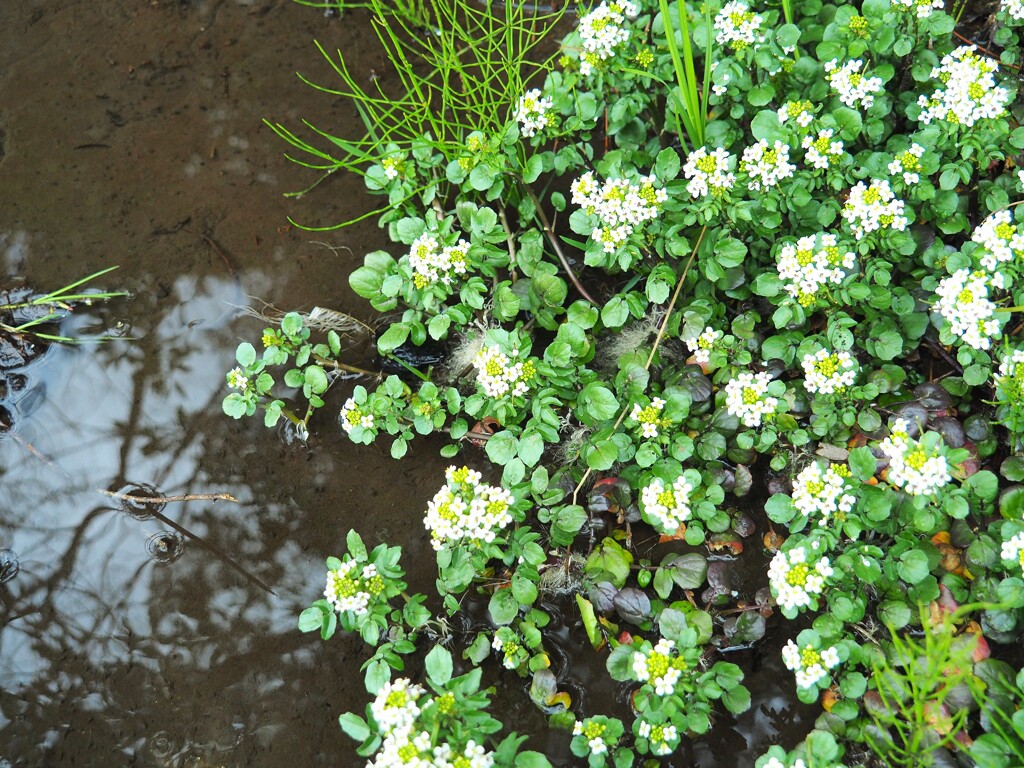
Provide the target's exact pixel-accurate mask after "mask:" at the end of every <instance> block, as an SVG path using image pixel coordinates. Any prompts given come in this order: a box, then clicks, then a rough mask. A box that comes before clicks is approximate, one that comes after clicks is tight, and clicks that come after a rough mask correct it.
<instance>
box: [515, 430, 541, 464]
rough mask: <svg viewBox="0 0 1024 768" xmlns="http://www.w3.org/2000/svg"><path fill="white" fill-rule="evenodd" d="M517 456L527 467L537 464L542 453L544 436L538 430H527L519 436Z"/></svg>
mask: <svg viewBox="0 0 1024 768" xmlns="http://www.w3.org/2000/svg"><path fill="white" fill-rule="evenodd" d="M518 450H519V458H520V459H522V460H523V463H524V464H526V466H528V467H533V466H536V465H537V462H538V461H540V457H541V455H542V454H543V453H544V438H542V437H541V435H540V433H539V432H534V431H532V430H528V431H526V432H524V433H523V436H522V437H521V438H519V449H518Z"/></svg>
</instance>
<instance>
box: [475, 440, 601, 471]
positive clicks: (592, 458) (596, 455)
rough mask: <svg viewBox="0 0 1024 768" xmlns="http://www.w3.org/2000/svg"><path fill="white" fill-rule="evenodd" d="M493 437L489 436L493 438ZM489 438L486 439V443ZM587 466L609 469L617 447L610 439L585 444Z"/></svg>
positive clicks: (599, 469)
mask: <svg viewBox="0 0 1024 768" xmlns="http://www.w3.org/2000/svg"><path fill="white" fill-rule="evenodd" d="M493 439H494V438H491V440H493ZM489 443H490V440H489V441H488V444H489ZM584 453H585V454H586V462H587V466H588V467H590V469H596V470H598V471H599V472H603V471H604V470H606V469H610V468H611V466H612V464H614V463H615V460H616V459H617V458H618V457H619V448H618V446H616V445H615V443H613V442H612V441H611V440H610V439H608V438H605V439H604V440H600V441H598V442H597V444H595V445H587V446H586V448H585V449H584Z"/></svg>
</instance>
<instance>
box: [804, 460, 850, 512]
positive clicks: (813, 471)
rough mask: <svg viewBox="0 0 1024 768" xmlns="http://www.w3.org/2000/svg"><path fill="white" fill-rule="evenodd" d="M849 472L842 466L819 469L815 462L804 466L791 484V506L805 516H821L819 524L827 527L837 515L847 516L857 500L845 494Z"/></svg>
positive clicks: (831, 465)
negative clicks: (831, 518) (838, 513)
mask: <svg viewBox="0 0 1024 768" xmlns="http://www.w3.org/2000/svg"><path fill="white" fill-rule="evenodd" d="M849 476H850V469H849V467H847V466H846V465H845V464H830V465H829V466H828V468H827V469H822V468H821V465H820V464H819V463H818V462H814V463H813V464H809V465H808V466H807V467H805V468H804V469H803V470H802V471H801V472H800V474H799V475H797V476H796V479H795V480H794V481H793V506H794V507H796V508H797V509H798V510H800V512H802V513H803V514H805V515H808V516H810V515H821V517H820V519H819V520H818V524H819V525H827V524H828V520H829V518H830V517H831V516H832V515H833V514H835V513H836V512H841V513H844V514H848V513H849V512H850V511H851V510H853V507H854V505H855V504H856V503H857V497H856V496H854V495H853V494H852V493H848V491H849V486H848V485H847V478H849Z"/></svg>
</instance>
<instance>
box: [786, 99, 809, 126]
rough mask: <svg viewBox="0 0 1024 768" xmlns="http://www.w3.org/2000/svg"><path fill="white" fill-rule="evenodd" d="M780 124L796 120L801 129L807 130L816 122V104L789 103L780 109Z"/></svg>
mask: <svg viewBox="0 0 1024 768" xmlns="http://www.w3.org/2000/svg"><path fill="white" fill-rule="evenodd" d="M778 115H779V122H780V123H785V122H787V121H788V120H794V121H795V122H796V124H797V125H799V126H800V127H801V128H806V127H807V126H809V125H810V124H811V123H812V122H813V120H814V104H812V103H811V102H809V101H787V102H786V103H785V104H783V105H782V106H781V107H779V112H778Z"/></svg>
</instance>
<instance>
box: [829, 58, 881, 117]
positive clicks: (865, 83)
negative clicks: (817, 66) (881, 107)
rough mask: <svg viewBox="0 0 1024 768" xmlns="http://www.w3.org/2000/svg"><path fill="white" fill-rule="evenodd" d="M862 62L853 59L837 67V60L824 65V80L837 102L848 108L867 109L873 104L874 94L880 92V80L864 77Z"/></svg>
mask: <svg viewBox="0 0 1024 768" xmlns="http://www.w3.org/2000/svg"><path fill="white" fill-rule="evenodd" d="M863 67H864V62H863V61H861V60H860V59H853V60H851V61H848V62H846V63H845V64H843V66H841V67H840V66H839V60H838V59H832V61H829V62H826V63H825V72H826V73H827V74H826V75H825V79H826V80H828V82H829V85H831V86H832V87H833V88H834V89H835V91H836V93H838V94H839V100H840V101H841V102H843V104H845V105H846V106H848V107H857V106H860V107H863V108H864V109H867V108H868V107H870V106H871V105H872V104H874V103H875V96H874V94H876V93H879V92H880V91H881V90H882V78H880V77H866V76H865V75H864V74H863V73H862V72H861V69H862V68H863Z"/></svg>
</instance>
